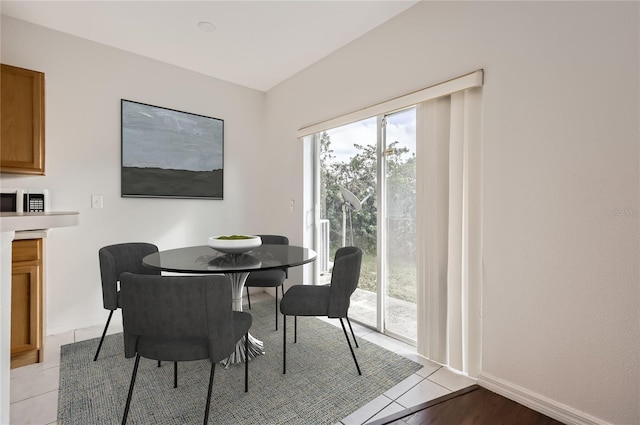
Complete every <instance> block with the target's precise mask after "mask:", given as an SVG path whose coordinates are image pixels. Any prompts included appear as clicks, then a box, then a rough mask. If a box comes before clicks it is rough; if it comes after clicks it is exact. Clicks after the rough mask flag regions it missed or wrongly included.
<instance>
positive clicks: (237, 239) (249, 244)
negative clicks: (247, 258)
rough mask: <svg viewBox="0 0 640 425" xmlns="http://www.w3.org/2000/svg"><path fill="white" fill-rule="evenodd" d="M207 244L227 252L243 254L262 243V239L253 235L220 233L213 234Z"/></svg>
mask: <svg viewBox="0 0 640 425" xmlns="http://www.w3.org/2000/svg"><path fill="white" fill-rule="evenodd" d="M207 245H209V246H210V247H211V248H213V249H215V250H216V251H220V252H224V253H225V254H242V253H243V252H247V251H251V250H252V249H254V248H257V247H259V246H260V245H262V239H260V236H251V235H218V236H211V237H210V238H209V241H208V242H207Z"/></svg>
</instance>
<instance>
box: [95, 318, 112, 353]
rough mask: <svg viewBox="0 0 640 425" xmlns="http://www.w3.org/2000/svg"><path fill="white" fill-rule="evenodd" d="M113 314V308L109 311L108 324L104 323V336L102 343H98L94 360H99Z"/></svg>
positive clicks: (101, 339)
mask: <svg viewBox="0 0 640 425" xmlns="http://www.w3.org/2000/svg"><path fill="white" fill-rule="evenodd" d="M111 316H113V310H111V313H109V318H107V324H106V325H104V330H103V331H102V338H100V344H98V350H97V351H96V355H95V357H94V358H93V361H94V362H95V361H96V360H98V354H100V349H101V348H102V343H103V342H104V337H105V335H107V328H109V322H111Z"/></svg>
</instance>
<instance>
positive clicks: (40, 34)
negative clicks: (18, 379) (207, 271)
mask: <svg viewBox="0 0 640 425" xmlns="http://www.w3.org/2000/svg"><path fill="white" fill-rule="evenodd" d="M1 29H2V50H1V52H0V53H1V58H2V63H7V64H11V65H15V66H19V67H23V68H28V69H33V70H37V71H41V72H44V73H45V79H46V83H45V85H46V90H45V96H46V97H45V104H46V176H34V177H16V176H10V175H2V186H4V187H33V188H37V187H44V188H48V189H50V190H51V193H52V208H53V209H54V210H63V211H79V212H80V225H79V226H77V227H73V228H64V229H56V230H52V231H51V232H50V234H49V237H48V238H47V239H46V242H45V243H46V265H45V270H46V279H45V291H46V292H45V295H46V296H45V332H46V333H47V334H53V333H57V332H61V331H66V330H69V329H75V328H81V327H85V326H89V325H96V324H98V325H101V326H103V325H104V323H105V321H106V315H107V311H106V310H104V309H103V308H102V293H101V289H100V274H99V266H98V249H99V248H100V247H101V246H104V245H108V244H111V243H120V242H126V241H148V242H152V243H156V244H157V245H158V247H159V248H160V249H170V248H176V247H180V246H187V245H196V244H206V239H207V237H208V236H210V235H214V234H220V233H227V232H248V231H253V232H255V229H253V228H250V224H249V222H248V220H249V218H250V216H251V215H250V214H248V213H247V202H246V200H247V198H248V197H249V195H250V194H251V191H252V190H253V184H254V183H255V181H256V180H258V179H256V178H254V176H253V175H252V169H253V168H252V167H246V165H247V164H246V163H247V161H248V160H249V159H250V158H251V152H252V149H253V147H254V146H255V145H256V144H260V143H262V139H263V132H264V127H265V124H264V97H265V95H264V93H262V92H259V91H256V90H252V89H248V88H245V87H241V86H238V85H234V84H231V83H227V82H224V81H220V80H216V79H213V78H210V77H206V76H203V75H201V74H197V73H194V72H190V71H187V70H184V69H181V68H178V67H175V66H170V65H166V64H163V63H160V62H157V61H154V60H150V59H146V58H143V57H140V56H137V55H133V54H129V53H125V52H122V51H119V50H116V49H113V48H110V47H106V46H104V45H101V44H97V43H93V42H90V41H87V40H83V39H80V38H76V37H72V36H69V35H65V34H63V33H59V32H55V31H51V30H48V29H45V28H42V27H38V26H35V25H31V24H28V23H26V22H23V21H19V20H15V19H12V18H8V17H5V16H2V28H1ZM122 98H124V99H128V100H134V101H138V102H143V103H149V104H152V105H157V106H163V107H168V108H172V109H177V110H181V111H186V112H191V113H196V114H201V115H206V116H213V117H216V118H221V119H223V120H224V131H225V134H224V136H225V140H224V155H225V158H224V161H225V162H224V172H225V174H224V200H222V201H220V200H182V199H180V200H178V199H142V198H122V197H120V143H121V140H120V99H122ZM92 194H101V195H102V196H103V197H104V208H103V209H91V208H90V206H91V202H90V199H91V195H92ZM114 320H117V318H116V319H114Z"/></svg>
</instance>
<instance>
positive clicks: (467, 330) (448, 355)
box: [417, 88, 482, 377]
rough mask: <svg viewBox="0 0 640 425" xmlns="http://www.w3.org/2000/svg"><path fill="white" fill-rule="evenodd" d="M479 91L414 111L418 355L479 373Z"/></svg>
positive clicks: (445, 98) (439, 100)
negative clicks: (415, 128)
mask: <svg viewBox="0 0 640 425" xmlns="http://www.w3.org/2000/svg"><path fill="white" fill-rule="evenodd" d="M481 94H482V88H472V89H467V90H464V91H459V92H456V93H453V94H451V95H446V96H441V97H438V98H436V99H432V100H429V101H427V102H424V103H421V104H420V105H419V106H418V119H417V121H418V130H417V131H418V135H417V137H418V140H419V142H418V147H417V182H418V183H417V186H418V187H417V216H418V217H419V219H418V257H419V258H418V353H420V354H422V355H424V356H425V357H427V358H429V359H432V360H434V361H436V362H439V363H442V364H446V365H448V366H450V367H452V368H454V369H457V370H460V371H462V372H465V373H467V374H469V376H474V377H475V376H477V375H478V373H479V372H480V366H481V323H480V314H481V303H482V300H481V296H482V293H481V282H482V271H481V267H482V262H481V259H482V253H481V237H482V205H481V199H482V197H481V189H482V185H481V178H482V172H481V167H482V158H481V154H482V151H481V149H480V144H481V134H482V131H481V130H482V129H481V113H482V104H481Z"/></svg>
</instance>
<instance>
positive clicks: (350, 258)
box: [329, 246, 362, 318]
mask: <svg viewBox="0 0 640 425" xmlns="http://www.w3.org/2000/svg"><path fill="white" fill-rule="evenodd" d="M361 265H362V250H361V249H360V248H358V247H355V246H345V247H342V248H338V250H337V251H336V255H335V257H334V260H333V271H332V272H331V289H330V292H329V317H334V318H335V317H347V311H348V310H349V302H350V299H351V294H353V291H355V290H356V288H357V287H358V281H359V280H360V266H361Z"/></svg>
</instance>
